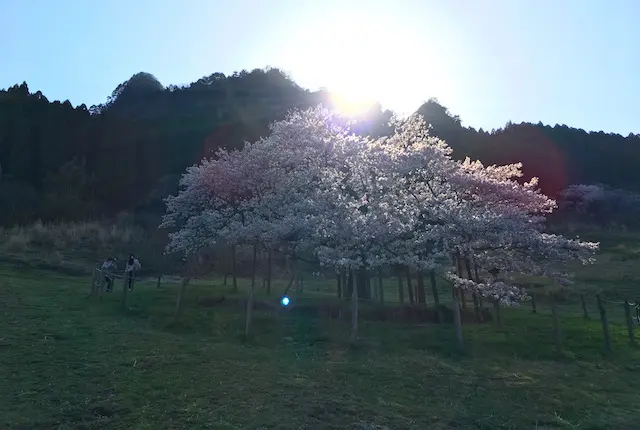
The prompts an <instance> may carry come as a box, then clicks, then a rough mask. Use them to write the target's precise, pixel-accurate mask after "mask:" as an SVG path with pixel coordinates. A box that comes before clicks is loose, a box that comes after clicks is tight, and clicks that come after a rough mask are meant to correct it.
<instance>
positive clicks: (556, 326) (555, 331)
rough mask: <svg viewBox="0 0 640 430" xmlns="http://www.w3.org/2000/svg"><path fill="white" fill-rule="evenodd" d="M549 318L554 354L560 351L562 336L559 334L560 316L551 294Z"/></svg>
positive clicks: (554, 297) (553, 295) (556, 303)
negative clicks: (551, 322) (550, 320)
mask: <svg viewBox="0 0 640 430" xmlns="http://www.w3.org/2000/svg"><path fill="white" fill-rule="evenodd" d="M551 318H552V320H553V340H554V343H555V345H556V352H558V353H560V352H561V351H562V334H561V333H560V315H559V314H558V302H557V301H556V296H555V294H553V293H552V294H551Z"/></svg>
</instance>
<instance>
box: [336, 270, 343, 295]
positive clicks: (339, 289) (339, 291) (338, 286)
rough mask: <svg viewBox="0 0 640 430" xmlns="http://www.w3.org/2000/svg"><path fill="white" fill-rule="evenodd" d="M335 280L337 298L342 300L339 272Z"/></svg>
mask: <svg viewBox="0 0 640 430" xmlns="http://www.w3.org/2000/svg"><path fill="white" fill-rule="evenodd" d="M336 280H337V291H338V298H339V299H341V298H342V273H341V272H338V276H336Z"/></svg>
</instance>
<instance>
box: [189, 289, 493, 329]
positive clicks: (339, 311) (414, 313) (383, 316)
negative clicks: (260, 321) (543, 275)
mask: <svg viewBox="0 0 640 430" xmlns="http://www.w3.org/2000/svg"><path fill="white" fill-rule="evenodd" d="M198 304H199V305H200V306H204V307H214V306H218V307H229V308H236V309H239V310H241V311H242V310H244V309H245V308H246V305H247V301H246V299H244V298H235V297H226V296H211V297H203V298H200V299H199V300H198ZM254 309H256V310H259V311H266V312H268V311H272V312H277V313H279V314H283V315H291V316H302V317H309V318H322V319H329V320H349V319H350V318H351V303H350V301H346V300H344V301H340V302H337V301H336V302H333V303H303V304H292V305H290V306H288V307H284V306H281V305H280V303H279V301H277V300H276V299H274V300H273V301H264V300H257V301H255V302H254ZM358 316H359V318H360V319H362V320H364V321H372V322H392V323H404V324H427V323H433V324H438V323H443V324H451V323H453V311H452V310H451V308H449V307H447V306H443V305H440V306H438V307H436V306H427V305H424V304H422V305H406V306H398V305H395V306H383V305H378V304H375V303H372V302H370V301H362V304H361V305H360V306H359V309H358ZM461 318H462V323H463V324H479V323H487V322H491V321H492V319H493V316H492V314H491V312H490V311H489V310H488V309H486V308H484V309H480V311H479V318H478V315H476V313H475V311H474V310H473V309H468V308H467V309H462V310H461Z"/></svg>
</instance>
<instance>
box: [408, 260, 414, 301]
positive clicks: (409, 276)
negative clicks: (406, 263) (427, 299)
mask: <svg viewBox="0 0 640 430" xmlns="http://www.w3.org/2000/svg"><path fill="white" fill-rule="evenodd" d="M407 290H408V291H409V303H411V304H414V303H415V299H414V297H413V286H412V285H411V271H410V270H409V269H408V268H407Z"/></svg>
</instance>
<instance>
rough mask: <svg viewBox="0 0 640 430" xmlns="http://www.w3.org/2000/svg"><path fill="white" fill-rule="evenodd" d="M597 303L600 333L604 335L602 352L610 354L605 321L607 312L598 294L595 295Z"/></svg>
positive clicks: (609, 336)
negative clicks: (600, 326) (600, 324)
mask: <svg viewBox="0 0 640 430" xmlns="http://www.w3.org/2000/svg"><path fill="white" fill-rule="evenodd" d="M596 300H597V302H598V310H599V311H600V321H601V322H602V332H603V334H604V351H605V352H606V353H610V352H611V334H610V333H609V320H608V319H607V311H606V310H605V308H604V305H603V303H602V298H601V297H600V294H598V295H596Z"/></svg>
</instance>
